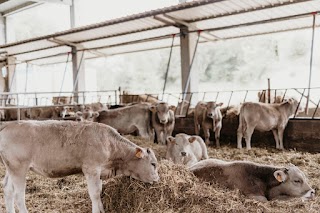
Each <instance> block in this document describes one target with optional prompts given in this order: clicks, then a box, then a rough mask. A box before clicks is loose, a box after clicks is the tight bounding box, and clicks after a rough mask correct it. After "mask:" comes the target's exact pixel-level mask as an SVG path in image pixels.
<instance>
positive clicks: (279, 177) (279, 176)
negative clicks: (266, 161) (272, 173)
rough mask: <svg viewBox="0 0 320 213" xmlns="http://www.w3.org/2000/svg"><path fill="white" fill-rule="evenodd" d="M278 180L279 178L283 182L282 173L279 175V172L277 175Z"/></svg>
mask: <svg viewBox="0 0 320 213" xmlns="http://www.w3.org/2000/svg"><path fill="white" fill-rule="evenodd" d="M277 180H278V181H279V182H283V180H282V177H281V175H279V174H278V175H277Z"/></svg>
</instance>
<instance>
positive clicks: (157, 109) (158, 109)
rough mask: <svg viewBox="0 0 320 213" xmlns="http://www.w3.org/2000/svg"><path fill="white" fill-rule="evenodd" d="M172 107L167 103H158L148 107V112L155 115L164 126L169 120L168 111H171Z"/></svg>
mask: <svg viewBox="0 0 320 213" xmlns="http://www.w3.org/2000/svg"><path fill="white" fill-rule="evenodd" d="M172 108H173V106H169V105H168V104H167V103H164V102H160V103H157V104H156V105H152V106H150V110H151V111H152V112H153V113H156V114H157V116H158V119H159V121H160V123H162V124H166V123H168V121H169V118H170V110H172Z"/></svg>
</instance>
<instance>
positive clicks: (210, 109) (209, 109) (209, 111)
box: [200, 101, 223, 118]
mask: <svg viewBox="0 0 320 213" xmlns="http://www.w3.org/2000/svg"><path fill="white" fill-rule="evenodd" d="M222 105H223V103H218V104H217V103H216V102H214V101H209V102H204V103H201V104H200V106H201V107H202V108H205V109H206V116H207V117H209V118H214V117H216V116H217V113H218V112H217V110H219V108H218V107H220V106H222Z"/></svg>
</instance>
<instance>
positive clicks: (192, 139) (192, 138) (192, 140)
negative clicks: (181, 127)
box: [189, 136, 197, 143]
mask: <svg viewBox="0 0 320 213" xmlns="http://www.w3.org/2000/svg"><path fill="white" fill-rule="evenodd" d="M196 140H197V138H196V137H194V136H192V137H190V138H189V142H190V143H193V142H195V141H196Z"/></svg>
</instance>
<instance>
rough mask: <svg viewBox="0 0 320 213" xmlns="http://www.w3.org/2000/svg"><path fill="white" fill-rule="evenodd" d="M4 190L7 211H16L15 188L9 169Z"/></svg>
mask: <svg viewBox="0 0 320 213" xmlns="http://www.w3.org/2000/svg"><path fill="white" fill-rule="evenodd" d="M3 191H4V200H5V204H6V210H7V213H14V197H13V195H14V190H13V184H12V181H11V178H10V175H9V173H8V171H6V175H5V177H4V179H3Z"/></svg>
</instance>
